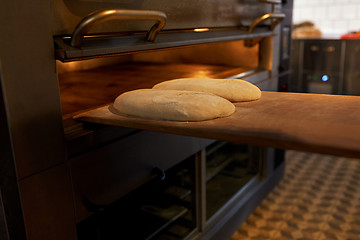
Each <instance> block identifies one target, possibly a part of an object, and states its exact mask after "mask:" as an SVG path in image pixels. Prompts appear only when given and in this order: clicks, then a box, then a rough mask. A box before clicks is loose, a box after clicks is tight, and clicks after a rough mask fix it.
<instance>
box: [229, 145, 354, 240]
mask: <svg viewBox="0 0 360 240" xmlns="http://www.w3.org/2000/svg"><path fill="white" fill-rule="evenodd" d="M359 183H360V160H359V159H348V158H339V157H334V156H327V155H320V154H310V153H304V152H296V151H287V152H286V170H285V175H284V178H283V179H282V181H281V182H280V183H279V184H278V186H276V187H275V189H274V190H273V191H272V192H271V193H270V194H269V195H268V196H267V198H265V199H264V201H263V202H262V204H261V205H260V206H258V208H256V210H255V211H254V213H253V214H252V215H251V216H250V217H249V218H248V220H247V221H246V222H245V223H244V224H243V225H242V226H241V228H239V229H238V230H237V232H236V233H234V235H233V236H232V238H231V240H240V239H241V240H246V239H263V240H265V239H277V240H300V239H304V240H305V239H309V240H324V239H329V240H331V239H334V240H352V239H354V240H356V239H360V184H359Z"/></svg>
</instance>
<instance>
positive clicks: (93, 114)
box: [74, 92, 360, 158]
mask: <svg viewBox="0 0 360 240" xmlns="http://www.w3.org/2000/svg"><path fill="white" fill-rule="evenodd" d="M109 106H110V105H109ZM109 106H104V107H100V108H97V109H94V110H91V111H87V112H83V113H81V114H78V115H76V116H74V119H76V120H78V121H84V122H91V123H99V124H106V125H113V126H121V127H128V128H136V129H143V130H149V131H156V132H164V133H170V134H178V135H186V136H193V137H201V138H210V139H217V140H223V141H228V142H234V143H241V144H251V145H257V146H265V147H274V148H281V149H293V150H300V151H308V152H316V153H324V154H331V155H337V156H344V157H354V158H360V111H359V110H360V96H344V95H325V94H307V93H284V92H262V97H261V98H260V99H259V100H256V101H251V102H241V103H235V106H236V111H235V113H234V114H233V115H231V116H229V117H225V118H218V119H214V120H208V121H201V122H176V121H159V120H148V119H141V118H136V117H129V116H119V115H115V114H113V113H112V112H111V111H110V110H109Z"/></svg>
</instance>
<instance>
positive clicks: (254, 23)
mask: <svg viewBox="0 0 360 240" xmlns="http://www.w3.org/2000/svg"><path fill="white" fill-rule="evenodd" d="M284 18H285V14H284V13H267V14H264V15H263V16H261V17H258V18H255V19H254V20H253V21H252V22H251V24H250V27H249V29H248V33H252V32H253V31H254V29H255V28H256V27H257V26H258V25H259V24H260V23H262V22H264V21H265V20H268V19H275V20H274V21H272V22H271V25H270V29H271V30H274V28H275V27H276V25H278V24H279V23H281V22H282V20H284ZM260 40H261V39H259V38H251V39H246V40H245V42H244V45H245V47H253V46H255V45H256V44H257V43H258V42H259V41H260Z"/></svg>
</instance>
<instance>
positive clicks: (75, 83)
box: [57, 40, 259, 118]
mask: <svg viewBox="0 0 360 240" xmlns="http://www.w3.org/2000/svg"><path fill="white" fill-rule="evenodd" d="M258 68H259V44H257V45H255V46H253V47H251V48H249V47H245V46H244V41H243V40H240V41H229V42H219V43H209V44H199V45H194V46H187V47H179V48H171V49H167V50H161V51H149V52H140V53H135V54H126V55H122V56H117V57H108V58H96V59H91V60H82V61H72V62H66V63H62V62H60V61H57V71H58V80H59V87H60V97H61V104H62V112H63V116H64V118H69V117H71V116H72V115H73V114H74V113H77V112H80V111H84V110H87V109H91V108H96V107H99V106H102V105H105V104H109V103H111V102H113V101H114V100H115V98H116V97H117V96H118V95H120V94H121V93H123V92H126V91H131V90H135V89H141V88H151V87H152V86H153V85H155V84H157V83H159V82H162V81H166V80H171V79H176V78H197V77H207V78H231V77H236V76H238V75H239V74H244V73H251V72H253V71H254V70H257V69H258Z"/></svg>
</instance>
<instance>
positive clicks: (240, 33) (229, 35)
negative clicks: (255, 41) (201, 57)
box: [54, 27, 274, 62]
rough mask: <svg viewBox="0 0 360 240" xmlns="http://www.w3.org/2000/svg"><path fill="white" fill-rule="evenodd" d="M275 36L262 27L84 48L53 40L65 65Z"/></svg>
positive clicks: (117, 40) (87, 42) (104, 41)
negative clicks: (112, 56) (125, 55)
mask: <svg viewBox="0 0 360 240" xmlns="http://www.w3.org/2000/svg"><path fill="white" fill-rule="evenodd" d="M273 35H274V32H273V31H271V30H269V28H268V27H259V28H257V29H255V30H254V31H253V32H252V33H248V32H247V30H242V29H235V30H234V29H231V30H211V31H204V32H194V31H182V32H171V31H169V32H167V31H163V32H161V33H159V34H158V36H157V37H156V39H155V41H154V42H149V41H147V40H146V38H145V35H144V34H133V35H127V36H102V37H101V36H99V37H85V38H84V40H83V43H82V45H81V47H72V46H70V37H57V38H55V39H54V41H55V47H56V59H57V60H60V61H62V62H69V61H75V60H82V59H89V58H96V57H103V56H110V55H119V54H120V55H121V54H126V53H134V52H142V51H149V50H156V49H164V48H171V47H181V46H188V45H195V44H202V43H213V42H221V41H235V40H243V39H251V38H264V37H270V36H273Z"/></svg>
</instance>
